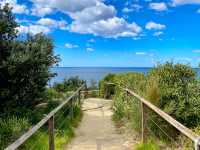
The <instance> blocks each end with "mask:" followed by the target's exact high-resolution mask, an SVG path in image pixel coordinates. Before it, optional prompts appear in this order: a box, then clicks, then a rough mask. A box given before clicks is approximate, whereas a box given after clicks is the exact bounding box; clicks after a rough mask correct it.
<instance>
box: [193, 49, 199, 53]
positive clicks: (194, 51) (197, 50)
mask: <svg viewBox="0 0 200 150" xmlns="http://www.w3.org/2000/svg"><path fill="white" fill-rule="evenodd" d="M192 52H193V53H200V49H195V50H193V51H192Z"/></svg>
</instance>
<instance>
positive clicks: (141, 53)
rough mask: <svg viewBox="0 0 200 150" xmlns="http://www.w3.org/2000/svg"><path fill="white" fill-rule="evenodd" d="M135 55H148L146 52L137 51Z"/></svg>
mask: <svg viewBox="0 0 200 150" xmlns="http://www.w3.org/2000/svg"><path fill="white" fill-rule="evenodd" d="M135 55H147V53H146V52H136V53H135Z"/></svg>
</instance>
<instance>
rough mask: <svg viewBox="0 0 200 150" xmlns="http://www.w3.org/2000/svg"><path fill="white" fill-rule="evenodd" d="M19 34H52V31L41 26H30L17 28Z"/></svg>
mask: <svg viewBox="0 0 200 150" xmlns="http://www.w3.org/2000/svg"><path fill="white" fill-rule="evenodd" d="M17 30H18V31H19V34H27V33H30V34H33V35H35V34H38V33H45V34H46V33H50V32H51V30H50V29H49V28H48V27H45V26H41V25H29V26H22V25H21V26H19V27H17Z"/></svg>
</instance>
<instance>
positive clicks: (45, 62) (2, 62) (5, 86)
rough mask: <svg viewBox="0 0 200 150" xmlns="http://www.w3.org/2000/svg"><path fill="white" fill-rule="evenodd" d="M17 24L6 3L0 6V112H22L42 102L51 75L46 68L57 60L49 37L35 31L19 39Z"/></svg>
mask: <svg viewBox="0 0 200 150" xmlns="http://www.w3.org/2000/svg"><path fill="white" fill-rule="evenodd" d="M17 26H18V25H17V23H16V22H15V18H14V16H13V15H12V13H11V9H10V8H9V7H8V5H6V6H5V7H4V8H2V7H0V83H1V84H0V100H1V103H0V114H1V115H4V113H6V114H9V113H10V114H11V113H12V114H13V113H16V114H17V115H22V113H25V112H22V111H21V110H24V111H25V110H26V111H29V110H32V109H33V108H34V107H35V106H36V105H37V104H38V103H41V102H42V101H44V100H45V98H44V97H43V95H44V92H45V90H46V85H47V82H48V80H49V79H50V78H51V77H52V76H53V74H52V73H50V71H49V68H50V67H51V66H52V65H54V64H56V63H57V61H58V57H57V56H55V55H54V53H53V42H52V40H51V39H50V38H48V37H46V36H44V35H42V34H38V35H35V36H27V39H25V40H23V41H22V40H18V39H16V37H17V31H16V27H17ZM19 110H20V111H19Z"/></svg>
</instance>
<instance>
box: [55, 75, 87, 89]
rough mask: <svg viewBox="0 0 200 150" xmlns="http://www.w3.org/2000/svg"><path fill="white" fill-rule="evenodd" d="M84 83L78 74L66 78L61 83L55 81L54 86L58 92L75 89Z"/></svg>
mask: <svg viewBox="0 0 200 150" xmlns="http://www.w3.org/2000/svg"><path fill="white" fill-rule="evenodd" d="M83 83H84V81H83V80H81V79H79V77H78V76H76V77H70V78H69V79H67V78H66V79H64V81H63V82H61V83H54V85H53V88H54V89H55V90H56V91H57V92H62V93H65V92H67V91H74V90H76V89H77V88H79V87H80V86H81V85H82V84H83Z"/></svg>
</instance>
